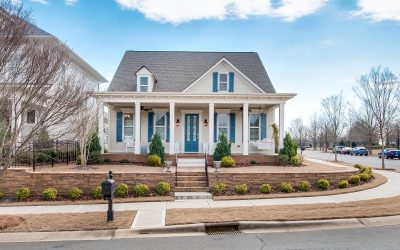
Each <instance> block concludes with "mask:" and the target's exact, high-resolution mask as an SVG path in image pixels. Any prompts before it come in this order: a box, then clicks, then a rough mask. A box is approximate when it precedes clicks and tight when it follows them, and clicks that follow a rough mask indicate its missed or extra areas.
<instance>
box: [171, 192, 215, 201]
mask: <svg viewBox="0 0 400 250" xmlns="http://www.w3.org/2000/svg"><path fill="white" fill-rule="evenodd" d="M174 195H175V200H198V199H212V194H210V193H208V192H175V193H174Z"/></svg>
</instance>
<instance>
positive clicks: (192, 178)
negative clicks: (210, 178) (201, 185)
mask: <svg viewBox="0 0 400 250" xmlns="http://www.w3.org/2000/svg"><path fill="white" fill-rule="evenodd" d="M176 180H177V181H178V182H179V181H206V176H205V175H198V176H190V175H189V176H186V175H178V176H177V177H176Z"/></svg>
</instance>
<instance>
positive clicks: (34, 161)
mask: <svg viewBox="0 0 400 250" xmlns="http://www.w3.org/2000/svg"><path fill="white" fill-rule="evenodd" d="M32 168H33V172H35V171H36V154H35V143H32Z"/></svg>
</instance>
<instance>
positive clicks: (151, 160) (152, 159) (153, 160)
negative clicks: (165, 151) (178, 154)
mask: <svg viewBox="0 0 400 250" xmlns="http://www.w3.org/2000/svg"><path fill="white" fill-rule="evenodd" d="M147 164H149V165H150V166H157V167H159V166H161V158H160V156H158V155H149V156H147Z"/></svg>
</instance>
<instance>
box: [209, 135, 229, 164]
mask: <svg viewBox="0 0 400 250" xmlns="http://www.w3.org/2000/svg"><path fill="white" fill-rule="evenodd" d="M225 156H231V143H229V141H228V138H227V137H226V135H224V133H221V134H220V135H219V137H218V143H217V146H216V147H215V150H214V155H213V158H214V161H221V159H222V158H224V157H225Z"/></svg>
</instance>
